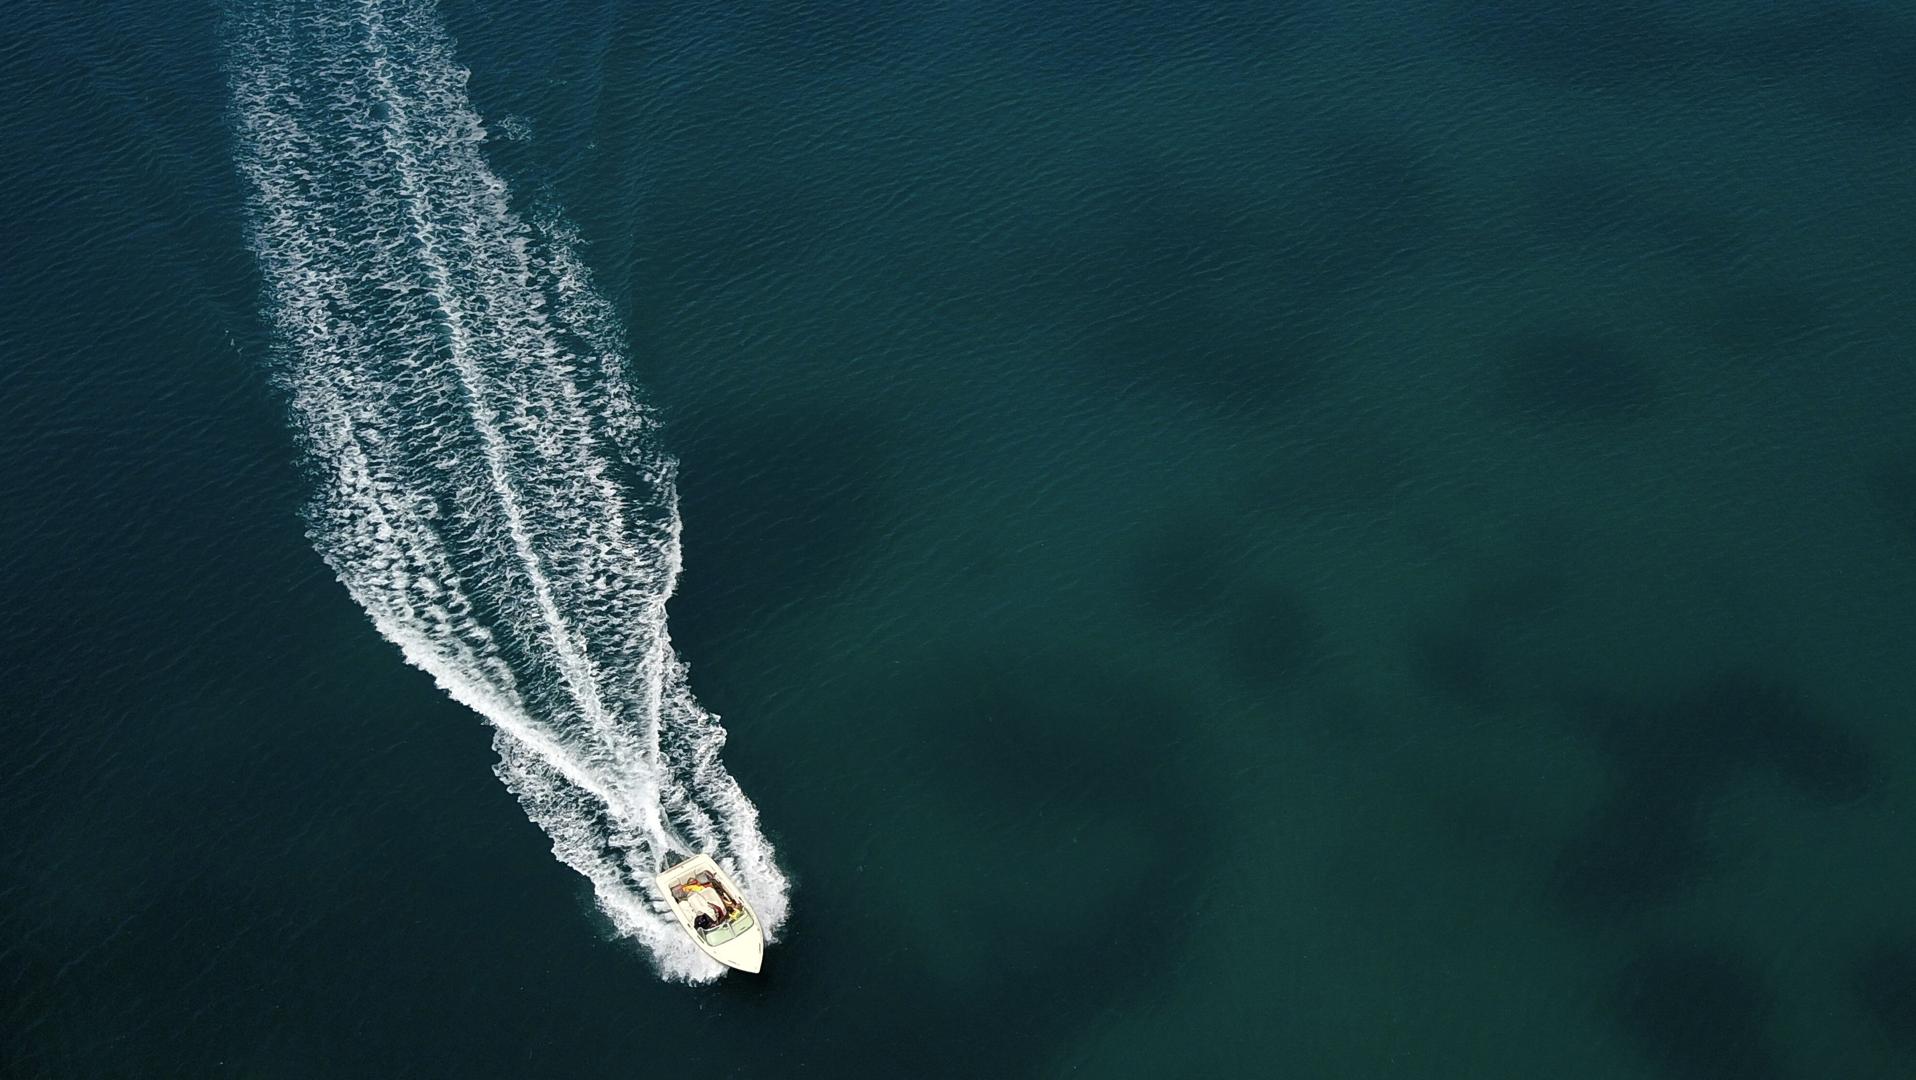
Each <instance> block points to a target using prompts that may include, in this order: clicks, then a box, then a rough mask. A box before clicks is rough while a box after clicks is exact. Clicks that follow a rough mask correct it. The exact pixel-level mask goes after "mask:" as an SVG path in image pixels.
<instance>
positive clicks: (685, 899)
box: [672, 870, 752, 945]
mask: <svg viewBox="0 0 1916 1080" xmlns="http://www.w3.org/2000/svg"><path fill="white" fill-rule="evenodd" d="M672 902H673V903H674V904H677V905H678V906H679V910H681V911H683V912H685V913H686V915H687V917H688V919H689V920H690V922H691V923H692V929H693V930H695V931H697V933H698V935H699V938H700V939H701V940H703V941H704V942H705V943H706V944H707V945H723V944H725V943H726V942H728V941H730V940H732V939H733V938H735V937H737V936H739V935H740V934H742V933H744V932H745V931H747V930H750V929H751V928H752V915H751V913H750V912H748V911H746V910H745V905H744V904H742V903H740V902H739V899H738V897H736V896H733V895H732V893H731V890H729V889H727V888H726V887H725V885H724V884H723V883H722V882H720V881H719V880H718V879H717V878H716V877H714V876H712V873H711V872H710V871H708V870H701V871H699V872H698V873H696V874H693V875H692V876H691V877H688V878H686V879H685V880H684V881H681V882H679V883H677V884H675V885H673V886H672Z"/></svg>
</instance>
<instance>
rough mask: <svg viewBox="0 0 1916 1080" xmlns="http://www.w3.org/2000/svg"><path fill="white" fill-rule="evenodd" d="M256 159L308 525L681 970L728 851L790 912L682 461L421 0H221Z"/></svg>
mask: <svg viewBox="0 0 1916 1080" xmlns="http://www.w3.org/2000/svg"><path fill="white" fill-rule="evenodd" d="M228 27H229V31H230V35H229V36H230V38H231V47H232V86H233V93H234V103H235V108H234V116H235V118H236V122H237V126H238V129H239V138H238V156H239V163H240V168H241V171H242V173H243V174H244V176H245V177H246V179H247V180H248V181H249V182H250V184H251V188H252V208H253V240H254V246H255V248H256V250H257V253H258V256H259V261H260V265H261V267H262V270H263V273H264V277H265V282H266V289H267V302H268V308H269V315H270V317H271V319H272V321H273V324H274V325H275V327H276V328H277V331H278V337H279V342H280V358H279V361H278V363H279V375H280V378H281V381H282V382H283V383H284V385H285V386H286V388H287V390H288V392H289V394H290V397H291V399H292V405H293V414H294V417H295V421H296V424H297V427H298V430H299V435H300V438H301V440H302V442H303V444H304V446H305V448H306V451H307V455H308V460H309V462H310V464H311V466H312V471H313V473H314V476H315V479H316V481H317V485H316V486H317V489H318V490H317V494H316V496H315V498H314V500H313V505H312V509H311V535H312V538H313V542H314V545H315V546H316V547H317V548H318V550H319V553H320V554H321V555H322V556H323V557H324V558H325V559H326V562H327V563H328V564H329V565H330V566H331V567H332V568H333V571H334V572H335V573H336V574H338V576H339V579H340V581H341V582H343V583H344V584H345V586H346V588H347V589H348V590H349V591H350V592H351V593H352V595H353V598H354V599H355V600H357V601H358V602H359V603H360V605H361V606H363V607H364V608H365V609H366V612H367V613H368V614H369V615H370V616H371V617H372V620H373V623H374V624H375V625H376V626H377V627H378V628H379V631H380V632H381V633H382V634H384V635H385V636H386V637H387V638H389V639H391V640H392V641H393V642H394V643H395V644H397V645H398V646H399V647H400V649H401V650H402V651H403V652H404V654H405V657H406V659H407V660H409V661H410V662H412V663H413V664H415V665H417V666H418V667H420V668H423V669H424V670H426V671H428V672H430V673H432V675H433V677H434V678H435V679H437V680H438V682H439V684H440V685H441V686H442V687H444V688H445V690H446V692H447V693H449V694H451V695H452V696H453V697H454V698H455V699H457V700H458V701H460V702H462V703H464V704H466V705H468V706H470V707H471V708H472V709H474V710H476V711H477V712H478V713H479V714H480V715H482V716H484V717H485V718H486V720H487V721H489V722H490V723H491V725H492V727H493V731H494V735H493V745H494V747H495V748H496V749H497V750H498V753H499V765H498V768H497V772H498V775H499V778H500V779H501V780H503V781H505V783H506V786H507V787H509V788H510V789H511V790H512V791H513V792H514V793H515V794H516V795H517V796H518V798H519V801H520V802H521V803H522V804H523V805H524V806H525V809H526V812H527V814H528V815H530V817H531V818H532V820H533V821H535V822H537V823H538V824H539V826H540V827H541V828H543V829H544V830H545V831H546V833H547V834H548V835H550V836H551V838H552V844H553V851H554V853H555V854H557V855H558V857H559V858H560V859H561V860H563V861H564V862H565V863H566V864H567V865H569V866H571V867H573V868H574V869H575V870H577V871H579V872H580V873H582V874H584V875H585V876H586V877H587V878H588V879H590V880H591V882H592V885H593V888H594V890H595V891H596V894H597V897H598V901H599V904H600V906H601V907H602V908H603V909H604V910H605V912H606V913H607V915H608V916H610V917H611V919H612V920H613V923H614V925H616V926H617V927H618V929H619V931H620V932H621V933H623V934H626V935H629V936H631V937H633V938H636V939H637V940H638V941H639V942H640V943H641V944H642V945H643V946H644V947H645V948H646V949H647V950H649V952H650V953H651V954H652V955H653V956H654V957H655V958H656V959H657V962H658V964H659V966H660V968H661V970H662V971H663V972H664V973H665V974H666V975H667V976H668V977H673V978H681V979H687V980H705V979H711V978H714V977H716V976H717V975H718V973H719V972H720V970H722V969H720V968H719V967H718V965H716V964H715V963H713V962H712V961H711V960H709V959H707V958H706V957H705V956H704V955H703V954H701V953H699V952H698V951H697V950H696V949H695V948H694V947H693V946H692V944H691V942H690V941H689V940H688V939H687V938H686V937H685V935H684V934H683V932H681V931H680V930H679V929H678V928H677V924H676V923H675V922H673V921H672V920H671V919H670V917H669V916H668V915H664V914H662V913H660V912H659V911H658V910H657V909H656V907H655V904H656V901H655V899H654V898H653V897H652V895H651V888H650V884H649V882H650V878H651V877H652V875H653V874H655V873H656V872H657V871H658V870H660V869H662V868H663V866H664V865H666V864H668V863H670V862H673V861H676V860H677V859H678V858H679V857H682V856H683V855H685V854H688V853H691V852H694V851H701V852H708V853H711V854H713V855H714V856H715V857H717V858H718V859H719V860H720V861H721V862H722V863H724V864H725V865H726V866H727V867H728V868H729V869H731V870H732V872H733V873H734V874H735V876H736V877H737V878H738V881H739V884H740V885H741V886H742V887H743V888H744V889H745V891H746V893H747V895H748V896H749V897H750V898H751V900H752V902H753V906H754V907H755V908H756V909H757V911H758V914H759V916H760V919H761V921H762V922H763V923H764V925H765V926H766V927H767V928H768V930H772V931H775V930H776V929H777V928H778V926H779V925H780V924H781V923H782V922H783V921H784V918H785V914H786V907H787V887H786V881H785V878H784V876H783V875H782V874H781V873H780V872H779V870H778V867H777V866H776V864H775V863H774V861H773V853H772V848H771V845H770V844H769V843H767V841H766V839H765V837H764V836H763V835H762V834H761V833H760V832H759V829H758V821H757V812H756V810H755V809H754V808H753V806H752V804H751V803H750V802H749V801H747V800H746V798H745V796H744V794H743V793H742V792H741V791H740V790H739V787H738V784H737V783H736V782H735V781H734V780H733V779H732V777H731V776H730V775H729V774H727V773H726V772H725V770H724V768H723V766H722V765H721V764H720V763H719V760H718V751H719V748H720V746H721V744H722V743H723V742H724V739H725V733H724V731H723V729H721V728H720V727H719V725H718V721H717V719H716V718H715V717H714V716H712V714H710V713H708V712H706V711H705V710H704V709H702V708H700V707H699V704H698V702H697V701H696V700H694V699H693V697H692V694H691V691H690V689H689V688H688V686H687V683H686V671H685V665H684V664H683V663H681V662H680V661H679V659H678V656H677V655H676V654H675V653H674V652H673V649H672V644H671V640H670V637H669V636H668V634H667V632H666V625H665V604H666V600H667V598H668V597H670V595H671V593H672V589H673V585H674V582H675V580H676V578H677V575H678V572H679V516H678V507H677V493H676V489H675V487H674V483H675V476H674V463H673V461H672V459H671V458H670V457H668V456H667V455H666V454H665V453H664V452H663V450H662V449H661V448H660V446H659V444H658V440H657V437H656V432H655V423H654V419H653V416H652V414H651V413H650V412H649V411H648V410H647V408H646V406H645V405H644V403H643V402H641V401H640V400H639V399H638V398H637V397H636V395H635V393H634V391H633V388H632V386H631V385H630V384H629V383H628V381H627V379H626V375H625V372H624V364H625V355H626V350H625V343H624V340H623V335H622V334H621V332H620V329H619V327H618V323H617V320H616V318H615V317H614V315H613V312H612V310H611V307H610V305H609V304H607V303H606V301H605V300H604V298H603V297H601V296H600V295H599V294H598V293H597V292H595V291H594V290H593V287H592V284H591V281H590V278H589V275H588V274H587V272H586V269H585V267H584V265H583V264H582V263H581V262H580V261H579V259H578V258H577V257H576V256H575V254H574V247H575V244H574V240H573V238H572V236H571V235H570V233H569V232H568V230H567V229H566V228H565V227H564V225H563V224H562V223H561V222H559V221H558V220H556V219H553V220H528V218H527V217H526V216H524V215H521V214H520V213H518V212H516V211H515V210H514V209H513V208H512V206H511V204H510V200H509V196H508V192H507V189H506V185H505V183H504V182H503V181H502V180H500V178H499V177H498V176H497V175H495V174H494V173H493V171H492V170H491V168H490V167H489V166H488V165H487V163H486V160H485V157H484V155H483V153H482V151H481V144H482V143H483V141H484V139H485V137H486V133H485V129H484V127H483V125H482V123H481V121H480V118H479V116H478V115H477V114H476V113H475V112H474V111H473V109H472V106H471V104H470V103H469V101H468V100H467V98H466V93H465V82H466V75H467V73H466V71H465V69H463V68H461V67H460V66H459V65H458V64H457V63H456V62H455V60H454V57H453V51H452V44H451V41H450V40H449V38H448V36H447V34H446V32H445V30H444V29H443V28H442V27H441V26H440V25H439V21H438V18H437V17H436V15H435V13H434V11H433V9H432V5H431V3H430V2H429V0H317V2H309V3H291V2H287V3H279V4H274V3H266V4H262V5H260V6H257V7H254V6H247V7H246V8H245V9H244V10H240V11H235V12H234V13H233V14H232V15H231V16H230V17H229V19H228Z"/></svg>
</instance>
